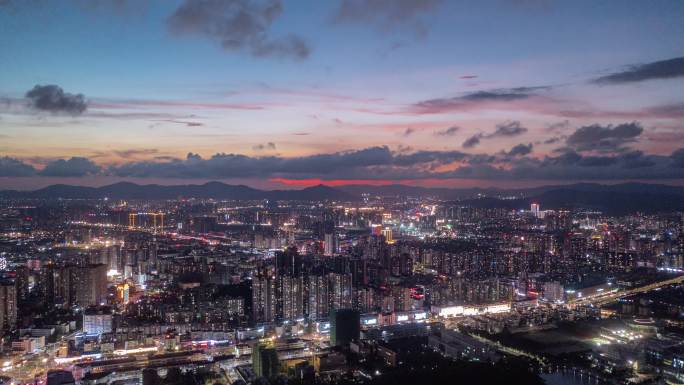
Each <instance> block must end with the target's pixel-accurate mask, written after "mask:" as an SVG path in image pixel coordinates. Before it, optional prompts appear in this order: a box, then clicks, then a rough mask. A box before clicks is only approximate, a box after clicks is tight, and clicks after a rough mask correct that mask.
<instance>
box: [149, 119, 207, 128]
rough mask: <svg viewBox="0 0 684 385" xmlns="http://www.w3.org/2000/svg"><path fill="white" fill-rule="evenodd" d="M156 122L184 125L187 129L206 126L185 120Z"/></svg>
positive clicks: (161, 120) (160, 120)
mask: <svg viewBox="0 0 684 385" xmlns="http://www.w3.org/2000/svg"><path fill="white" fill-rule="evenodd" d="M155 122H164V123H176V124H182V125H184V126H186V127H201V126H204V123H201V122H194V121H185V120H176V119H159V120H155Z"/></svg>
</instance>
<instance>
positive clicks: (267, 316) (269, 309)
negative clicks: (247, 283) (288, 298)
mask: <svg viewBox="0 0 684 385" xmlns="http://www.w3.org/2000/svg"><path fill="white" fill-rule="evenodd" d="M275 294H276V293H275V280H274V279H273V278H271V277H265V276H264V277H254V278H253V279H252V319H253V320H254V322H272V321H273V320H274V319H275V305H276V296H275Z"/></svg>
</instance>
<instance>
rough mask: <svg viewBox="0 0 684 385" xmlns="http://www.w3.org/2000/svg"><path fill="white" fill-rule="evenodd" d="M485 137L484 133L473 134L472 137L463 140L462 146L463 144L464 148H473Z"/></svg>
mask: <svg viewBox="0 0 684 385" xmlns="http://www.w3.org/2000/svg"><path fill="white" fill-rule="evenodd" d="M483 137H484V136H483V134H475V135H473V136H471V137H470V138H468V139H466V140H465V141H464V142H463V144H462V146H463V148H473V147H475V146H477V145H478V144H480V140H482V138H483Z"/></svg>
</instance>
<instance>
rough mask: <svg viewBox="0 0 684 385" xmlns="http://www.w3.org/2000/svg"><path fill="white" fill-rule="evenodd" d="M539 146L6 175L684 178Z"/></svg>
mask: <svg viewBox="0 0 684 385" xmlns="http://www.w3.org/2000/svg"><path fill="white" fill-rule="evenodd" d="M532 148H533V145H532V144H520V145H517V146H514V147H513V148H512V149H511V150H509V151H508V152H503V151H502V152H499V153H495V154H486V153H479V154H470V153H465V152H461V151H452V150H451V151H425V150H418V151H415V150H411V149H408V148H404V149H400V151H397V152H393V151H391V150H390V149H389V148H388V147H387V146H376V147H368V148H363V149H358V150H351V151H342V152H336V153H330V154H317V155H309V156H300V157H292V158H285V157H282V156H247V155H241V154H224V153H217V154H214V155H213V156H211V157H208V158H204V157H202V156H200V155H198V154H195V153H188V155H187V156H186V158H185V159H176V158H170V157H157V158H156V159H153V160H147V161H129V162H127V163H124V164H119V165H113V166H109V167H108V168H106V169H101V168H100V167H99V166H97V165H96V164H94V163H93V162H92V161H91V160H89V159H85V158H71V159H59V160H52V161H49V162H48V163H47V165H46V166H45V168H44V169H43V170H42V171H36V170H35V169H34V168H33V167H32V166H30V165H28V164H26V163H24V162H23V161H21V160H17V159H14V158H7V157H5V158H0V176H31V175H44V176H61V177H78V176H86V175H92V174H97V175H102V176H105V175H107V176H117V177H140V178H188V179H205V180H206V179H230V178H262V179H263V178H269V179H276V178H285V179H291V180H306V179H320V180H329V179H336V180H388V181H401V180H421V179H442V180H446V179H481V180H563V181H571V180H624V179H634V180H637V179H642V180H657V179H682V178H684V149H679V150H676V151H674V152H673V153H672V154H671V155H655V154H644V153H643V152H641V151H624V152H620V153H603V154H599V155H595V154H592V155H585V154H582V153H580V152H577V151H575V150H573V149H571V148H568V149H566V150H565V151H562V152H559V153H558V155H555V156H548V155H547V156H545V157H543V158H539V157H533V156H530V152H528V151H531V150H532Z"/></svg>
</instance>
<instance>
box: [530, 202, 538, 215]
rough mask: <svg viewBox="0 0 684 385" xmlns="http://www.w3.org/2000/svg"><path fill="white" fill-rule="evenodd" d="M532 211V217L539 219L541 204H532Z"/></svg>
mask: <svg viewBox="0 0 684 385" xmlns="http://www.w3.org/2000/svg"><path fill="white" fill-rule="evenodd" d="M530 211H531V212H532V215H534V216H535V217H536V218H539V203H532V204H531V205H530Z"/></svg>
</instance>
